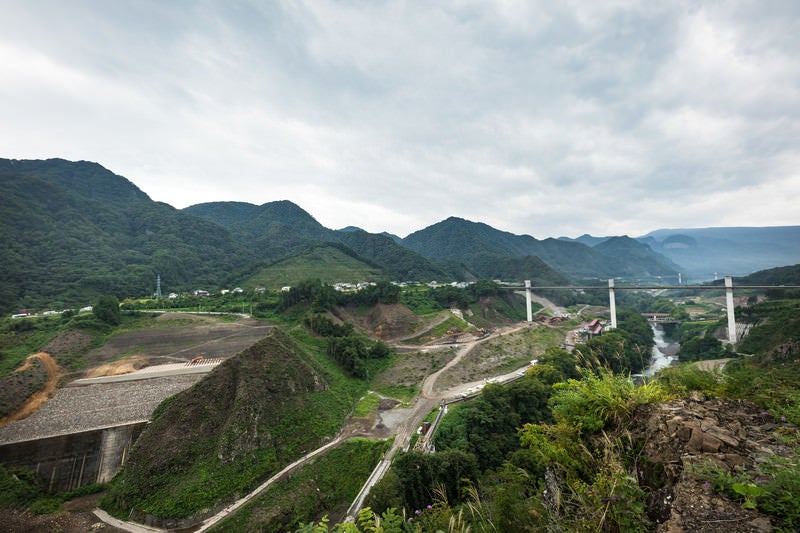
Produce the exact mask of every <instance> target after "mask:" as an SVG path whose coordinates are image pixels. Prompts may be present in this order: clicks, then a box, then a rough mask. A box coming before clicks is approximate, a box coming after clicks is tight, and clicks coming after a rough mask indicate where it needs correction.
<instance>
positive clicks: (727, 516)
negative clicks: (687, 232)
mask: <svg viewBox="0 0 800 533" xmlns="http://www.w3.org/2000/svg"><path fill="white" fill-rule="evenodd" d="M635 427H636V430H635V432H634V433H633V435H632V437H633V441H634V442H636V441H637V440H638V441H639V442H642V441H643V442H644V447H643V449H642V451H641V455H640V458H639V460H638V465H639V468H638V476H639V480H640V484H641V485H643V486H647V487H648V488H649V490H650V500H649V502H648V503H649V512H648V514H649V516H650V518H651V520H653V522H654V523H656V524H657V527H656V531H658V532H659V533H678V532H720V533H722V532H725V533H731V532H733V533H736V532H768V531H772V530H773V527H776V526H779V525H780V524H777V523H776V521H775V519H774V518H772V517H770V516H769V515H765V514H762V513H759V512H758V511H756V510H748V509H744V508H743V507H742V501H735V500H732V499H730V498H727V497H725V496H724V495H722V494H719V493H716V492H715V491H714V490H713V489H712V487H711V484H710V483H707V480H706V479H704V476H703V475H702V474H700V473H699V472H698V466H697V465H700V467H699V469H700V470H702V465H704V464H705V465H707V464H714V465H716V466H718V467H720V468H721V469H723V470H725V471H727V472H731V473H733V474H736V473H741V472H747V473H750V474H751V476H752V477H753V478H754V479H757V477H758V465H759V464H761V463H763V462H764V461H766V460H767V459H768V458H769V457H770V456H774V455H780V456H787V457H790V456H792V455H793V453H794V451H793V448H792V447H790V446H788V445H787V444H785V442H784V441H783V440H782V439H781V436H782V435H784V436H785V435H794V436H795V437H796V436H797V434H798V430H797V428H796V427H794V426H792V425H791V424H786V423H784V422H781V421H779V420H777V421H776V420H773V419H772V418H771V417H770V415H769V414H768V413H766V412H764V411H762V410H761V409H760V408H758V407H756V406H754V405H752V404H750V403H748V402H744V401H739V400H725V399H708V398H706V397H705V396H703V395H702V394H699V393H695V394H694V395H693V396H691V397H689V398H685V399H679V400H673V401H670V402H666V403H661V404H656V405H651V406H648V407H647V408H646V409H643V410H642V411H641V412H640V413H639V414H638V416H637V418H636V425H635Z"/></svg>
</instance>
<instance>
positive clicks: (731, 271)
mask: <svg viewBox="0 0 800 533" xmlns="http://www.w3.org/2000/svg"><path fill="white" fill-rule="evenodd" d="M609 239H612V237H593V236H591V235H588V234H586V235H581V236H580V237H578V238H577V239H569V238H567V237H561V238H560V240H562V241H569V242H579V243H582V244H586V245H587V246H592V247H594V248H600V245H601V244H603V243H605V242H606V241H608V240H609ZM636 240H637V241H639V242H640V243H642V244H645V245H647V246H648V247H649V248H650V249H651V250H653V251H655V252H658V253H659V254H661V255H663V256H665V257H667V258H668V259H669V260H670V261H672V262H673V263H674V264H676V266H677V265H680V267H679V270H680V272H681V273H682V274H683V280H684V281H686V280H689V279H691V280H696V281H708V280H711V279H714V276H715V274H716V275H717V276H718V277H722V276H745V275H747V274H749V273H751V272H755V271H757V270H764V269H768V268H771V267H777V266H786V265H795V264H798V263H800V226H775V227H764V228H758V227H739V228H737V227H732V228H684V229H659V230H655V231H651V232H650V233H648V234H647V235H644V236H642V237H637V238H636Z"/></svg>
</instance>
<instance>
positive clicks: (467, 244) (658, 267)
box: [402, 217, 677, 279]
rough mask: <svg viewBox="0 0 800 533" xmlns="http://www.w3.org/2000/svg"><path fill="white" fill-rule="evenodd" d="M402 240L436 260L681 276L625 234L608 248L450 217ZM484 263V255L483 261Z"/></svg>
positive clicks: (578, 273)
mask: <svg viewBox="0 0 800 533" xmlns="http://www.w3.org/2000/svg"><path fill="white" fill-rule="evenodd" d="M402 242H403V244H404V245H406V246H408V247H409V248H411V249H412V250H416V251H417V252H419V253H421V254H422V255H424V256H426V257H429V258H431V259H434V260H451V261H453V260H454V261H461V262H463V263H464V264H466V265H467V266H472V264H473V262H474V260H475V257H476V255H480V256H481V257H484V258H485V257H486V256H495V257H497V258H501V257H525V256H535V257H538V258H539V259H541V260H542V261H544V262H545V263H546V264H547V265H549V266H550V267H552V268H553V269H555V270H557V271H559V272H562V273H564V274H566V275H569V276H572V277H576V278H577V277H580V278H601V279H602V278H609V277H615V276H627V277H655V276H666V275H672V274H674V275H677V268H676V267H677V265H675V264H673V263H671V262H670V261H669V260H668V259H667V258H665V257H663V256H661V255H660V254H657V253H655V252H653V251H652V250H650V249H649V248H647V247H646V246H643V245H640V244H639V243H637V242H636V241H634V240H633V239H629V238H627V237H616V238H614V239H613V240H612V241H611V242H606V243H603V244H604V245H605V246H604V247H602V246H599V245H598V246H597V247H594V248H592V247H590V246H587V245H585V244H582V243H580V242H574V241H567V240H560V239H545V240H542V241H540V240H537V239H535V238H533V237H531V236H530V235H514V234H513V233H509V232H505V231H500V230H497V229H494V228H492V227H491V226H488V225H487V224H483V223H479V222H471V221H468V220H464V219H461V218H455V217H451V218H448V219H447V220H444V221H442V222H439V223H437V224H434V225H432V226H429V227H427V228H425V229H423V230H420V231H417V232H415V233H412V234H411V235H409V236H408V237H406V238H405V239H403V241H402ZM484 262H485V259H484Z"/></svg>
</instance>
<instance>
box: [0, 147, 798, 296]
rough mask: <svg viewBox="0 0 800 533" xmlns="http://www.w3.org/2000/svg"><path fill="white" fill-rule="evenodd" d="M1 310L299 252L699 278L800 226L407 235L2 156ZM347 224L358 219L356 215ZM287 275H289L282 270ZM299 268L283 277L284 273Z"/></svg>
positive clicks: (392, 273) (295, 258) (772, 253)
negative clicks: (176, 201) (155, 196)
mask: <svg viewBox="0 0 800 533" xmlns="http://www.w3.org/2000/svg"><path fill="white" fill-rule="evenodd" d="M0 188H2V191H3V194H2V196H1V197H0V250H2V257H3V268H2V272H0V309H2V310H3V311H4V312H10V311H16V310H17V309H19V308H31V309H34V310H35V309H37V308H51V309H58V308H63V307H70V306H78V305H86V304H88V303H91V302H92V301H94V299H96V298H97V297H98V296H99V295H102V294H114V295H117V296H118V297H126V296H146V295H150V294H152V292H153V290H154V280H155V277H156V275H160V276H161V278H162V280H164V283H165V285H166V286H167V287H169V290H170V291H181V290H191V289H193V288H198V287H206V288H211V289H213V288H217V287H219V288H223V287H227V286H235V285H242V286H245V285H246V282H251V283H255V282H257V281H258V280H275V279H277V278H276V277H275V276H270V273H271V272H274V271H275V270H276V269H282V272H283V273H284V278H282V279H288V280H289V281H288V283H291V282H292V279H291V274H292V273H293V272H297V273H298V275H299V274H300V273H301V272H302V271H303V269H302V268H301V266H302V265H307V264H308V263H309V262H314V261H317V262H320V261H321V262H324V263H325V264H326V270H325V271H327V272H330V273H331V275H334V274H335V275H336V276H340V277H341V276H343V275H349V276H351V277H349V278H348V279H324V280H323V281H330V282H333V281H357V280H358V278H359V277H360V276H362V275H367V274H366V273H368V274H369V275H370V276H374V277H375V278H378V279H386V280H395V281H403V280H406V281H409V280H414V281H423V282H427V281H430V280H438V281H455V280H472V279H481V278H489V279H503V280H507V281H515V282H520V281H522V280H523V279H531V280H532V281H533V283H534V285H536V284H538V285H551V284H566V283H569V282H576V281H581V282H587V281H590V282H594V283H597V284H602V283H603V282H604V281H605V280H606V279H608V278H610V277H615V278H622V279H623V281H624V280H662V281H663V282H665V283H675V282H677V277H678V273H679V272H680V273H682V275H683V281H686V280H688V279H691V280H696V281H701V280H710V279H712V278H713V276H714V272H718V273H719V275H720V276H722V275H744V274H747V273H750V272H752V271H754V270H760V269H764V268H770V267H775V266H784V265H790V264H797V263H800V226H788V227H777V228H707V229H663V230H656V231H653V232H651V233H649V234H647V235H644V236H642V237H638V238H631V237H628V236H614V237H602V238H597V237H591V236H590V235H584V236H582V237H580V238H578V239H567V238H559V239H556V238H548V239H544V240H538V239H535V238H534V237H531V236H529V235H515V234H512V233H508V232H505V231H501V230H498V229H495V228H492V227H491V226H488V225H486V224H483V223H480V222H471V221H468V220H464V219H461V218H455V217H450V218H446V219H444V220H442V221H441V222H438V223H436V224H433V225H432V226H429V227H427V228H424V229H420V230H419V231H416V232H414V233H411V234H410V235H408V236H407V237H405V238H402V239H401V238H398V237H396V236H393V235H388V234H371V233H367V232H365V231H363V230H360V229H358V228H357V227H355V226H352V227H348V228H345V229H342V230H332V229H328V228H325V227H324V226H322V225H321V224H320V223H319V222H317V221H316V220H315V219H314V217H313V216H311V215H310V214H309V213H307V212H306V211H304V210H303V209H302V208H301V207H299V206H298V205H296V204H294V203H292V202H290V201H286V200H283V201H276V202H269V203H266V204H263V205H260V206H257V205H253V204H249V203H244V202H212V203H204V204H199V205H195V206H191V207H188V208H186V209H183V210H178V209H175V208H173V207H171V206H169V205H167V204H164V203H160V202H154V201H152V200H151V199H150V198H149V197H148V196H147V194H146V193H144V192H143V191H141V190H140V189H138V188H137V187H136V186H135V185H134V184H133V183H131V182H130V181H128V180H127V179H125V178H123V177H121V176H117V175H115V174H113V173H112V172H111V171H109V170H107V169H105V168H103V167H102V166H100V165H99V164H97V163H91V162H85V161H81V162H70V161H65V160H61V159H49V160H10V159H0ZM354 223H356V224H357V221H354ZM286 276H289V277H288V278H286ZM296 281H299V280H294V282H296Z"/></svg>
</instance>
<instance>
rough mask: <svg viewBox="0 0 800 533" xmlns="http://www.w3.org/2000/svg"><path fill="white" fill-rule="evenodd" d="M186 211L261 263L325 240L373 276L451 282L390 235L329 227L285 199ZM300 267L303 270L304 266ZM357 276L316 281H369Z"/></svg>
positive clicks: (200, 206)
mask: <svg viewBox="0 0 800 533" xmlns="http://www.w3.org/2000/svg"><path fill="white" fill-rule="evenodd" d="M184 212H186V213H190V214H192V215H195V216H198V217H201V218H203V219H205V220H208V221H210V222H214V223H217V224H220V225H222V226H224V227H225V228H227V229H228V230H229V231H230V232H231V234H232V235H233V237H234V238H235V239H236V240H237V241H238V242H239V243H240V244H241V245H243V246H245V247H247V248H248V249H250V250H254V253H256V254H258V258H259V259H263V260H267V261H273V260H277V259H280V258H283V257H286V256H290V255H292V256H293V255H296V254H298V253H300V252H302V251H303V250H306V249H308V248H309V247H313V246H316V245H318V244H320V243H323V242H327V243H335V244H339V245H341V244H344V245H345V246H347V247H348V248H349V249H350V250H352V252H355V254H357V255H358V256H359V258H360V260H361V261H365V262H367V263H370V264H372V265H373V266H375V267H376V268H377V269H378V272H376V274H375V275H374V276H373V278H376V277H377V279H392V280H397V281H400V280H416V281H430V280H433V279H438V280H452V279H454V277H453V275H452V274H451V273H449V272H446V271H445V270H443V269H442V268H440V267H438V266H436V265H434V264H433V263H432V262H431V261H429V260H428V259H426V258H425V257H423V256H421V255H420V254H418V253H416V252H414V251H412V250H409V249H408V248H405V247H403V246H401V245H400V244H398V243H397V242H396V241H395V240H394V239H392V238H391V237H390V236H387V235H378V234H372V233H367V232H366V231H364V230H361V229H359V228H356V227H348V228H344V229H342V230H338V231H333V230H330V229H327V228H325V227H324V226H322V225H321V224H320V223H319V222H317V221H316V220H315V219H314V217H312V216H311V215H310V214H308V213H307V212H306V211H304V210H303V209H302V208H300V207H299V206H297V205H295V204H293V203H292V202H289V201H286V200H283V201H278V202H269V203H266V204H263V205H259V206H257V205H253V204H247V203H242V202H211V203H205V204H198V205H193V206H191V207H187V208H186V209H184ZM345 253H349V252H345ZM308 257H309V256H307V258H308ZM325 266H326V265H325V263H321V264H319V265H318V266H317V268H318V269H323V270H324V268H325ZM302 269H303V270H305V269H306V266H303V268H302ZM312 270H313V267H312ZM338 272H340V271H337V275H339V274H338ZM361 276H362V274H361V272H360V269H357V271H355V272H353V273H352V275H347V273H346V272H345V273H344V275H342V277H338V278H331V276H328V275H324V274H323V275H321V276H319V277H320V279H330V280H331V281H347V280H351V279H354V278H355V279H373V278H364V277H361Z"/></svg>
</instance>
